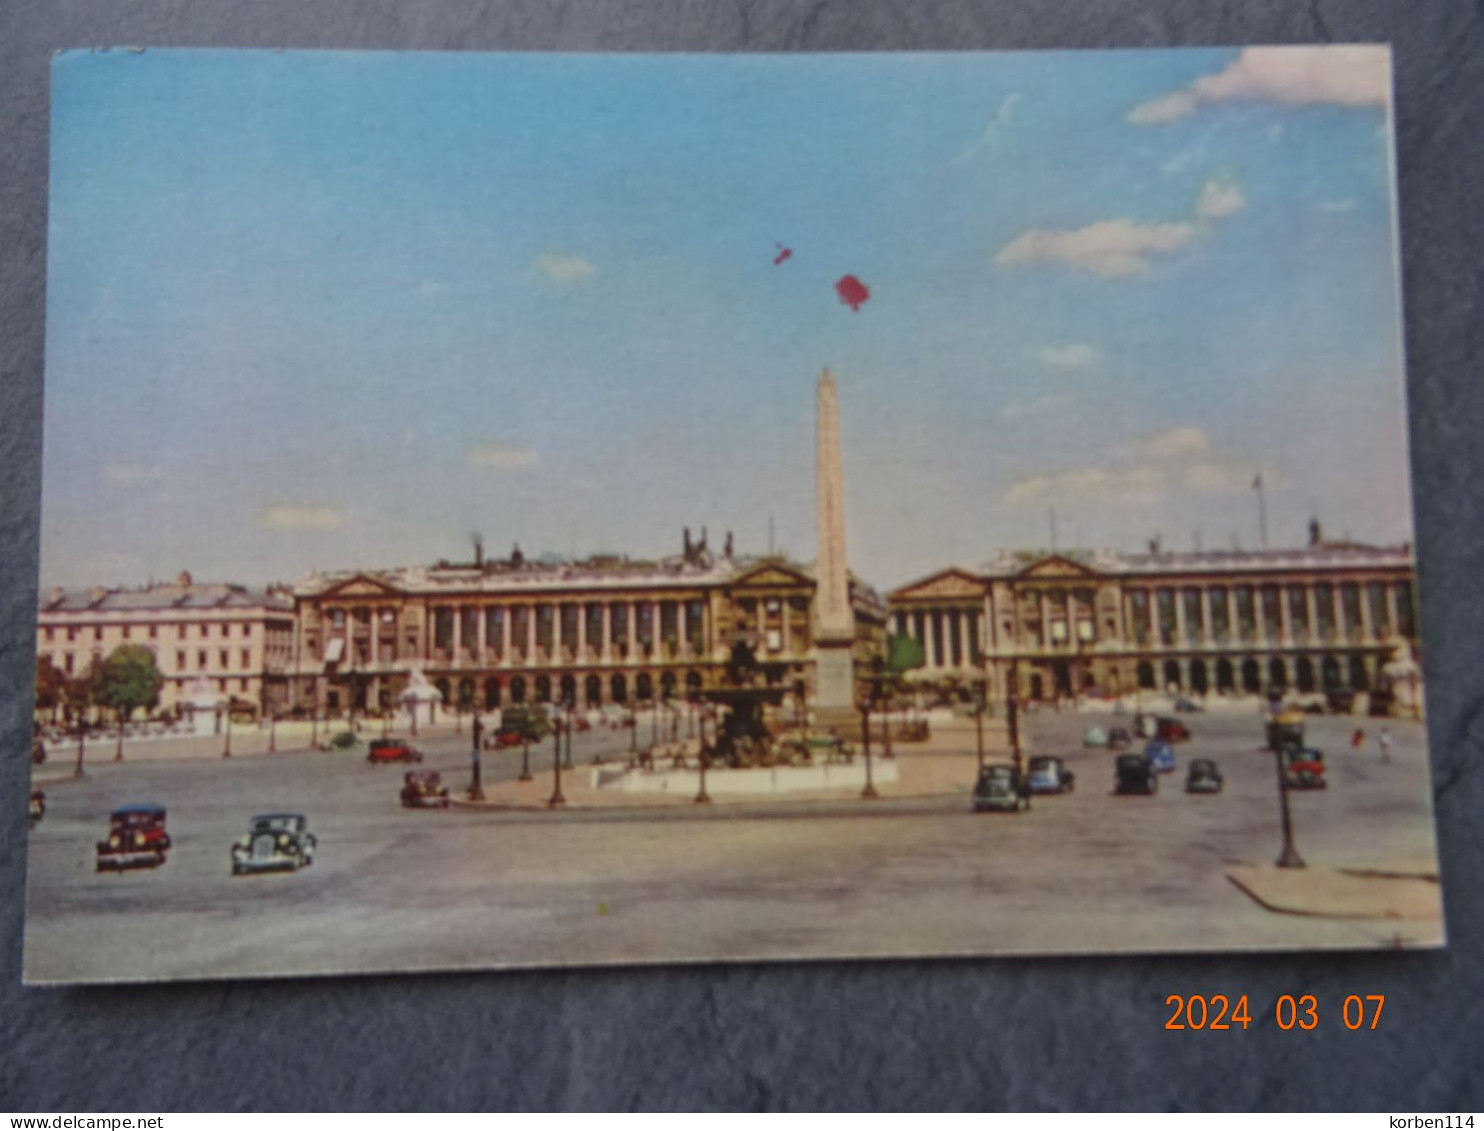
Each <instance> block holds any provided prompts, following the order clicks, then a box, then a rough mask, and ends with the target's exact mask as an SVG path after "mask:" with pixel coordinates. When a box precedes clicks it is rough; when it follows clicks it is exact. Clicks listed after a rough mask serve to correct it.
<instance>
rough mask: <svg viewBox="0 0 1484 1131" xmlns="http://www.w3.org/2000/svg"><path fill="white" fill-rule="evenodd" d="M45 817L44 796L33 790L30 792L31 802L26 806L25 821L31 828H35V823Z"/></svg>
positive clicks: (37, 790) (39, 791)
mask: <svg viewBox="0 0 1484 1131" xmlns="http://www.w3.org/2000/svg"><path fill="white" fill-rule="evenodd" d="M45 816H46V794H44V793H42V792H41V790H39V789H33V790H32V791H31V800H30V801H29V802H28V803H27V805H26V820H28V821H29V822H30V823H31V825H32V827H35V825H36V823H37V822H38V821H40V820H41V818H42V817H45Z"/></svg>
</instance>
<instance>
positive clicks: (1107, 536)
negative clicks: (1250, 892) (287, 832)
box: [41, 48, 1411, 586]
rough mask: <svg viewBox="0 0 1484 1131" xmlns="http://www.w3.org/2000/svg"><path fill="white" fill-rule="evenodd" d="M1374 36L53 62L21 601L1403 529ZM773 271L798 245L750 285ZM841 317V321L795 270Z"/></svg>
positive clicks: (896, 580)
mask: <svg viewBox="0 0 1484 1131" xmlns="http://www.w3.org/2000/svg"><path fill="white" fill-rule="evenodd" d="M1388 86H1389V76H1388V69H1387V66H1386V58H1385V55H1384V52H1383V51H1382V50H1381V49H1373V48H1356V49H1343V48H1342V49H1273V50H1268V51H1263V50H1260V49H1259V50H1248V51H1245V52H1238V51H1236V50H1205V49H1202V50H1179V51H1163V52H1131V51H1121V52H1047V53H1023V54H991V55H974V54H963V55H907V56H870V55H854V56H792V57H784V56H714V55H713V56H561V55H505V56H502V55H475V54H392V53H366V54H362V53H350V52H345V53H337V52H286V53H268V52H222V51H155V50H151V51H147V52H143V53H135V52H130V51H109V52H96V53H69V54H66V55H63V56H60V57H59V58H58V59H57V60H56V62H55V65H54V68H53V131H52V187H51V230H50V246H49V255H50V262H49V271H48V304H47V305H48V327H47V328H48V340H47V385H46V398H47V399H46V419H45V429H46V437H45V457H44V459H45V470H44V500H43V516H44V517H43V537H42V566H41V569H42V582H43V584H44V585H52V584H63V585H81V584H94V583H110V584H127V583H137V582H142V581H144V580H147V579H148V578H149V577H151V576H153V577H166V576H173V575H174V574H175V573H176V572H178V571H179V570H180V569H182V568H189V569H190V570H191V571H192V572H193V573H194V574H195V575H196V576H197V577H199V578H203V579H212V580H238V581H245V582H262V581H267V580H272V579H281V580H294V579H296V578H298V577H301V576H302V575H304V574H305V573H307V572H308V571H309V570H311V569H333V568H348V567H353V566H363V565H364V566H370V567H378V566H391V565H400V564H415V563H419V562H427V561H432V560H434V559H436V558H439V557H444V556H448V557H456V558H458V557H466V556H467V554H468V544H469V535H470V533H471V532H474V531H478V532H480V533H482V534H483V535H484V538H485V541H486V543H487V545H488V546H489V547H490V550H491V551H492V552H504V551H505V550H506V549H508V547H509V546H510V545H511V544H512V543H514V542H519V543H520V545H521V547H522V548H523V549H524V550H526V551H527V552H528V553H540V552H543V551H556V552H560V553H570V552H573V551H574V550H575V552H576V553H578V554H587V553H591V552H595V551H613V552H620V553H629V554H633V555H647V554H661V553H670V552H674V551H675V550H676V549H677V548H678V545H679V537H680V535H679V531H680V527H681V526H683V525H690V526H691V527H692V528H693V529H694V528H698V527H700V526H702V525H703V524H704V525H707V526H709V528H710V530H711V532H712V540H713V544H715V543H717V542H719V540H720V537H721V532H722V531H724V530H727V529H731V530H733V531H735V534H736V539H737V546H738V549H739V550H740V551H743V552H762V551H764V550H766V549H767V539H768V529H769V520H770V516H771V517H772V519H773V522H774V526H775V529H776V538H777V544H778V546H780V547H781V548H783V549H785V550H787V551H788V552H790V553H791V554H793V555H794V556H796V557H799V558H801V559H804V560H808V559H810V558H812V556H813V553H814V534H813V513H814V511H813V461H812V443H813V397H814V382H815V379H816V377H817V376H818V373H819V371H820V369H821V368H822V367H824V366H829V367H830V368H831V370H832V371H833V372H834V373H835V375H836V377H837V380H838V381H839V386H840V399H841V415H842V427H841V434H842V445H843V448H844V459H845V471H846V490H847V495H846V515H847V525H848V543H849V552H850V556H851V559H852V564H853V566H854V567H855V569H856V570H857V571H858V572H859V573H861V574H862V575H863V576H865V577H866V578H867V579H869V580H871V581H872V582H874V583H876V584H878V585H881V586H894V585H897V584H900V583H902V582H904V581H906V580H908V579H910V578H912V577H914V576H918V575H921V574H924V573H927V572H930V571H932V570H934V569H937V568H940V567H942V566H947V565H950V564H962V565H974V564H976V563H978V562H981V561H983V560H984V559H986V558H987V557H988V556H990V554H991V553H992V552H993V551H995V550H996V549H998V548H1001V547H1005V548H1013V547H1021V546H1044V545H1046V544H1047V543H1048V541H1049V537H1050V535H1049V511H1050V509H1051V508H1053V507H1054V508H1055V510H1056V514H1057V525H1058V532H1059V541H1060V544H1061V545H1062V546H1063V547H1065V546H1068V545H1078V546H1088V547H1091V546H1101V545H1107V546H1113V547H1118V548H1124V549H1130V550H1132V549H1139V548H1141V547H1142V546H1143V544H1144V543H1145V541H1147V539H1149V538H1150V537H1152V536H1153V535H1154V534H1155V533H1156V532H1158V533H1160V534H1162V536H1163V539H1164V542H1165V544H1166V545H1167V546H1172V547H1176V548H1189V547H1190V546H1191V545H1192V544H1194V542H1195V541H1196V540H1198V539H1199V540H1200V541H1201V543H1202V544H1203V545H1205V546H1207V547H1212V546H1226V545H1230V544H1232V542H1233V541H1234V540H1235V541H1238V542H1240V543H1241V544H1242V545H1246V546H1251V545H1255V544H1256V543H1257V539H1258V529H1257V511H1256V503H1255V496H1254V492H1253V491H1252V489H1251V486H1250V485H1251V481H1252V479H1253V477H1254V475H1256V474H1257V473H1258V472H1261V473H1262V475H1263V479H1264V482H1265V484H1266V487H1267V499H1268V513H1269V526H1270V530H1271V533H1272V540H1273V542H1274V543H1280V542H1296V541H1299V540H1300V539H1301V538H1302V537H1303V535H1304V531H1303V527H1304V524H1305V523H1306V522H1307V520H1308V518H1309V516H1310V514H1311V513H1317V514H1318V515H1319V516H1320V517H1321V518H1322V519H1323V520H1324V522H1325V525H1326V529H1327V530H1329V531H1330V532H1332V533H1333V534H1336V535H1339V534H1341V533H1349V534H1350V535H1351V536H1353V537H1355V538H1357V539H1364V540H1372V541H1380V542H1398V541H1404V540H1408V539H1410V537H1411V533H1410V529H1411V519H1410V503H1409V488H1408V485H1407V463H1406V427H1405V420H1404V403H1403V390H1402V373H1401V358H1400V338H1399V334H1400V330H1399V325H1398V313H1397V311H1398V307H1399V299H1398V295H1397V290H1396V286H1397V284H1396V272H1395V268H1394V248H1393V239H1394V230H1393V220H1392V199H1391V174H1390V158H1389V151H1390V134H1389V124H1388V118H1387V114H1388V110H1387V107H1388V104H1389V94H1388ZM779 245H782V246H785V247H787V248H789V249H791V250H792V253H793V254H792V255H791V257H789V258H788V259H787V260H785V261H784V262H783V263H781V264H778V265H775V264H774V262H773V259H774V256H775V254H776V253H777V250H778V247H779ZM846 274H852V275H855V276H857V277H858V278H859V279H861V280H862V281H864V282H865V284H866V285H867V286H868V287H869V288H870V290H871V297H870V299H869V300H868V301H867V302H866V303H865V304H864V305H862V306H861V308H860V310H859V311H852V310H851V309H850V308H849V307H848V306H846V305H844V304H842V303H841V302H840V301H839V300H838V298H837V296H836V293H835V289H834V285H835V282H836V280H838V279H839V278H840V277H842V276H844V275H846Z"/></svg>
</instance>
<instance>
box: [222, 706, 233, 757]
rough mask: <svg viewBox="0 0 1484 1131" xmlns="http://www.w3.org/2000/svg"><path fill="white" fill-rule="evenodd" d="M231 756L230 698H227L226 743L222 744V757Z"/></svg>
mask: <svg viewBox="0 0 1484 1131" xmlns="http://www.w3.org/2000/svg"><path fill="white" fill-rule="evenodd" d="M231 756H232V697H231V696H230V695H229V696H227V734H226V741H225V742H224V743H223V744H222V757H223V758H230V757H231Z"/></svg>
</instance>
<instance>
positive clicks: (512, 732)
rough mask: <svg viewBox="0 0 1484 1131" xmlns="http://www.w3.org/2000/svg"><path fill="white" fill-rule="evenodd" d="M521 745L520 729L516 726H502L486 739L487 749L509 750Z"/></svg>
mask: <svg viewBox="0 0 1484 1131" xmlns="http://www.w3.org/2000/svg"><path fill="white" fill-rule="evenodd" d="M519 745H520V731H518V730H516V729H515V728H514V727H503V726H502V727H501V728H500V729H499V730H497V731H495V733H494V734H492V735H490V736H489V737H488V738H486V739H485V740H484V748H485V749H486V750H509V749H510V748H511V747H512V746H519Z"/></svg>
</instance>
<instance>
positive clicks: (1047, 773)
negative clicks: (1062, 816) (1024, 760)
mask: <svg viewBox="0 0 1484 1131" xmlns="http://www.w3.org/2000/svg"><path fill="white" fill-rule="evenodd" d="M1026 780H1027V784H1029V785H1030V788H1031V792H1032V793H1071V792H1072V786H1073V784H1074V783H1075V782H1076V780H1077V775H1075V774H1074V773H1072V771H1071V770H1069V769H1067V766H1066V763H1065V762H1063V761H1062V760H1061V759H1060V758H1053V757H1050V756H1048V755H1044V754H1043V755H1039V756H1037V757H1035V758H1032V759H1031V764H1030V773H1029V775H1027V779H1026Z"/></svg>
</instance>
